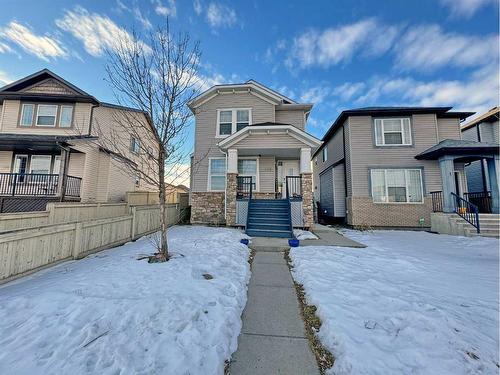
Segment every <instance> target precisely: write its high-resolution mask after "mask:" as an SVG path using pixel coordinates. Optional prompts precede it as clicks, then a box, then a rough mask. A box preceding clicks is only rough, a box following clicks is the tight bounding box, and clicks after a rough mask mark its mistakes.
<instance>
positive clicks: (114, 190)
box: [107, 158, 135, 202]
mask: <svg viewBox="0 0 500 375" xmlns="http://www.w3.org/2000/svg"><path fill="white" fill-rule="evenodd" d="M120 164H121V162H120V161H118V160H116V159H113V158H109V176H108V181H107V182H108V184H107V187H108V197H107V198H108V199H107V200H108V202H121V201H125V195H126V194H125V193H126V192H127V191H134V190H135V178H134V176H132V175H131V174H130V173H127V172H126V169H125V170H124V168H126V167H124V166H123V165H120Z"/></svg>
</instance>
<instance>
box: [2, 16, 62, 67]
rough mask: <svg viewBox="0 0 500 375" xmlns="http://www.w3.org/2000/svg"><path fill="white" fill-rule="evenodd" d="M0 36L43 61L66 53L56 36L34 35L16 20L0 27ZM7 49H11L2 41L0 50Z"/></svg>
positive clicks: (5, 50) (6, 50)
mask: <svg viewBox="0 0 500 375" xmlns="http://www.w3.org/2000/svg"><path fill="white" fill-rule="evenodd" d="M0 37H1V38H2V39H4V40H5V41H9V42H11V43H15V44H17V45H18V46H20V47H21V48H22V49H23V50H24V51H25V52H26V53H30V54H32V55H35V56H37V57H38V58H40V59H42V60H45V61H49V60H50V59H55V58H58V57H66V56H67V55H68V53H67V51H66V49H65V48H64V47H63V45H62V43H61V42H59V41H58V40H57V39H56V38H54V37H51V36H48V35H44V36H42V35H36V34H35V33H34V32H33V31H32V30H31V29H30V28H28V27H26V26H24V25H21V24H20V23H19V22H17V21H12V22H10V23H9V24H8V25H7V26H6V27H4V28H2V29H0ZM8 51H11V48H10V47H9V46H7V45H6V44H4V43H0V52H8Z"/></svg>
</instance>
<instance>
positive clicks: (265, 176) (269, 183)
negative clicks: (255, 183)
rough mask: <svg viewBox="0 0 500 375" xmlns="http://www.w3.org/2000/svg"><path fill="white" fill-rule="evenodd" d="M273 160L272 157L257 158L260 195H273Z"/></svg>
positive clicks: (274, 178)
mask: <svg viewBox="0 0 500 375" xmlns="http://www.w3.org/2000/svg"><path fill="white" fill-rule="evenodd" d="M275 166H276V163H275V159H274V156H262V157H260V158H259V185H260V192H261V193H274V190H275V181H276V174H275Z"/></svg>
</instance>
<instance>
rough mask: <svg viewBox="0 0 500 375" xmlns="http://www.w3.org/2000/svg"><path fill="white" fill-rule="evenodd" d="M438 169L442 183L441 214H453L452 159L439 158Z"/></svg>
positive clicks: (453, 168) (453, 176) (453, 177)
mask: <svg viewBox="0 0 500 375" xmlns="http://www.w3.org/2000/svg"><path fill="white" fill-rule="evenodd" d="M439 169H440V170H441V182H442V183H443V212H453V199H454V198H453V197H452V196H451V193H455V194H456V193H457V192H456V191H455V175H454V170H455V166H454V163H453V158H452V157H449V156H442V157H440V158H439Z"/></svg>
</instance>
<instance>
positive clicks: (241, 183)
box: [236, 176, 255, 200]
mask: <svg viewBox="0 0 500 375" xmlns="http://www.w3.org/2000/svg"><path fill="white" fill-rule="evenodd" d="M254 184H255V183H254V182H253V181H252V176H238V177H236V199H248V200H250V199H252V191H253V187H254Z"/></svg>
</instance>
